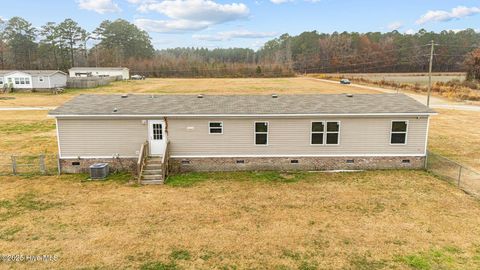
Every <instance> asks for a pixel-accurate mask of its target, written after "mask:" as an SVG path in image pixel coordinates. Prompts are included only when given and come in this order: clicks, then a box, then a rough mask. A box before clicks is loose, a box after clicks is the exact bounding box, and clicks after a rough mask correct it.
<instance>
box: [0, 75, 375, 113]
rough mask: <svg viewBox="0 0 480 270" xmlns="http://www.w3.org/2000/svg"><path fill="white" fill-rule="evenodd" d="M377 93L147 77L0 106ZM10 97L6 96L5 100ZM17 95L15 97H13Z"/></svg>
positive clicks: (20, 97) (291, 81) (287, 83)
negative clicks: (87, 99)
mask: <svg viewBox="0 0 480 270" xmlns="http://www.w3.org/2000/svg"><path fill="white" fill-rule="evenodd" d="M347 92H348V93H378V92H377V91H374V90H365V89H361V88H356V87H351V86H346V85H340V84H338V85H332V84H330V83H325V82H319V81H316V80H314V79H311V78H305V77H297V78H275V79H147V80H144V81H125V82H114V83H112V84H111V85H109V86H104V87H98V88H93V89H72V90H66V93H63V94H60V95H52V94H49V93H14V94H8V95H1V96H0V107H22V106H59V105H61V104H63V103H64V102H65V101H67V100H69V99H71V98H72V97H74V96H76V95H79V94H112V93H155V94H201V93H203V94H211V95H221V94H227V95H229V94H242V95H245V94H257V95H261V94H265V95H268V94H272V93H277V94H340V93H347ZM2 98H7V99H2ZM11 98H14V99H11Z"/></svg>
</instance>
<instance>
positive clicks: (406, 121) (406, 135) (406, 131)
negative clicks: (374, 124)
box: [388, 120, 410, 146]
mask: <svg viewBox="0 0 480 270" xmlns="http://www.w3.org/2000/svg"><path fill="white" fill-rule="evenodd" d="M393 122H405V123H406V124H407V129H406V130H405V131H393ZM409 126H410V122H409V121H408V120H392V121H390V137H389V138H388V141H389V143H390V145H393V146H395V145H407V142H408V128H409ZM393 133H401V134H403V133H405V143H392V134H393Z"/></svg>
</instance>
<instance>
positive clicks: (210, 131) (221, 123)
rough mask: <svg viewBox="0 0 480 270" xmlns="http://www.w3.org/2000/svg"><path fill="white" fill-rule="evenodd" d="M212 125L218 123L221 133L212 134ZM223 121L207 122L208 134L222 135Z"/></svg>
mask: <svg viewBox="0 0 480 270" xmlns="http://www.w3.org/2000/svg"><path fill="white" fill-rule="evenodd" d="M212 123H220V125H221V127H220V129H221V131H222V132H220V133H212V127H210V124H212ZM223 128H224V127H223V121H209V122H208V134H212V135H222V134H223ZM213 129H218V127H213Z"/></svg>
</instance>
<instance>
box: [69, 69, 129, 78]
mask: <svg viewBox="0 0 480 270" xmlns="http://www.w3.org/2000/svg"><path fill="white" fill-rule="evenodd" d="M68 72H69V75H70V77H117V76H121V77H122V80H128V79H130V71H129V69H128V68H125V67H73V68H71V69H69V70H68Z"/></svg>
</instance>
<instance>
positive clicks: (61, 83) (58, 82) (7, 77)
mask: <svg viewBox="0 0 480 270" xmlns="http://www.w3.org/2000/svg"><path fill="white" fill-rule="evenodd" d="M66 85H67V74H66V73H65V72H62V71H60V70H0V87H2V88H3V87H4V86H7V87H11V88H13V89H19V90H22V89H23V90H42V89H53V88H57V87H65V86H66Z"/></svg>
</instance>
